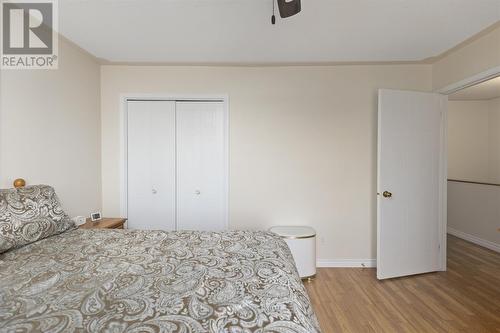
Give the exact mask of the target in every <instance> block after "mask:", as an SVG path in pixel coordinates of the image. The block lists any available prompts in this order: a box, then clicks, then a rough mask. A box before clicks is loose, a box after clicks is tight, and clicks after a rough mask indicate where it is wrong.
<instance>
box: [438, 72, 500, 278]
mask: <svg viewBox="0 0 500 333" xmlns="http://www.w3.org/2000/svg"><path fill="white" fill-rule="evenodd" d="M498 76H500V66H496V67H493V68H489V69H487V70H485V71H482V72H480V73H477V74H475V75H472V76H469V77H467V78H465V79H462V80H459V81H457V82H454V83H451V84H449V85H447V86H445V87H442V88H437V89H434V92H435V93H438V94H442V95H447V96H449V95H451V94H453V93H455V92H457V91H460V90H463V89H465V88H468V87H471V86H474V85H476V84H479V83H482V82H485V81H488V80H490V79H493V78H495V77H498ZM447 132H448V109H446V112H444V139H445V144H444V146H443V152H442V156H441V158H443V159H444V161H445V162H444V170H441V172H442V173H444V178H445V183H446V185H445V186H444V187H443V191H442V192H441V198H442V200H443V201H442V203H441V205H440V207H441V216H442V221H441V223H440V228H441V236H442V238H441V265H440V266H441V270H442V271H446V267H447V246H446V244H447V234H448V231H447V227H448V216H447V215H448V214H447V211H448V199H447V198H448V182H447V178H448V134H447Z"/></svg>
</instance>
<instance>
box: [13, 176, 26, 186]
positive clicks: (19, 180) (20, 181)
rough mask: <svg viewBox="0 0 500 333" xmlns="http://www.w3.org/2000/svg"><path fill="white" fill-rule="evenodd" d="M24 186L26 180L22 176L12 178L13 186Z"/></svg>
mask: <svg viewBox="0 0 500 333" xmlns="http://www.w3.org/2000/svg"><path fill="white" fill-rule="evenodd" d="M24 186H26V181H25V180H24V179H22V178H17V179H16V180H14V187H15V188H20V187H24Z"/></svg>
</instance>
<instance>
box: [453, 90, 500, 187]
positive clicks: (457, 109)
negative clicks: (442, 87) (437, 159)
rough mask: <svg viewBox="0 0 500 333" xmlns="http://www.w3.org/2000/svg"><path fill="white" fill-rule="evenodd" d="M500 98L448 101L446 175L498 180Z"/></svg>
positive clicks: (459, 177)
mask: <svg viewBox="0 0 500 333" xmlns="http://www.w3.org/2000/svg"><path fill="white" fill-rule="evenodd" d="M499 132H500V98H499V99H494V100H484V101H450V102H449V111H448V178H451V179H459V180H471V181H477V182H491V183H500V165H499V161H500V138H499Z"/></svg>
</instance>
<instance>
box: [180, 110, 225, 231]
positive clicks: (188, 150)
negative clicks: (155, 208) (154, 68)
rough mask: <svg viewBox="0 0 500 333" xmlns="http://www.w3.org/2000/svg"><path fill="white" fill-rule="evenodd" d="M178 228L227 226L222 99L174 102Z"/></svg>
mask: <svg viewBox="0 0 500 333" xmlns="http://www.w3.org/2000/svg"><path fill="white" fill-rule="evenodd" d="M176 109H177V229H178V230H222V229H225V228H226V212H227V207H226V204H227V198H226V192H227V183H226V175H227V163H226V149H227V148H226V144H225V142H226V140H225V123H224V121H225V119H224V106H223V103H221V102H177V103H176Z"/></svg>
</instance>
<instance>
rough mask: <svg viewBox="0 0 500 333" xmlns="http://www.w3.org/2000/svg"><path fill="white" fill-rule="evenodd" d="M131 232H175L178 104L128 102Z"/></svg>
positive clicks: (128, 205) (129, 223)
mask: <svg viewBox="0 0 500 333" xmlns="http://www.w3.org/2000/svg"><path fill="white" fill-rule="evenodd" d="M127 141H128V142H127V147H128V148H127V150H128V151H127V159H128V163H127V177H128V179H127V184H128V185H127V211H128V221H127V223H128V228H132V229H147V230H175V102H171V101H129V102H128V109H127Z"/></svg>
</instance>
